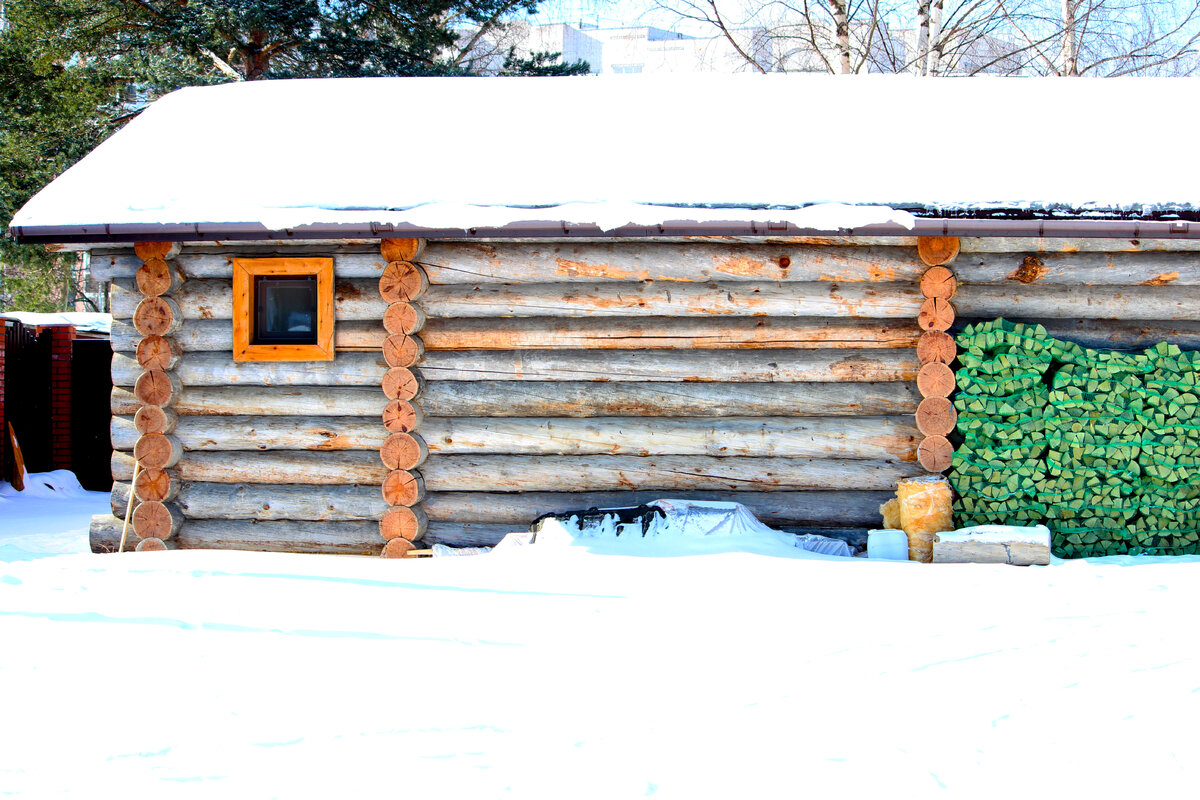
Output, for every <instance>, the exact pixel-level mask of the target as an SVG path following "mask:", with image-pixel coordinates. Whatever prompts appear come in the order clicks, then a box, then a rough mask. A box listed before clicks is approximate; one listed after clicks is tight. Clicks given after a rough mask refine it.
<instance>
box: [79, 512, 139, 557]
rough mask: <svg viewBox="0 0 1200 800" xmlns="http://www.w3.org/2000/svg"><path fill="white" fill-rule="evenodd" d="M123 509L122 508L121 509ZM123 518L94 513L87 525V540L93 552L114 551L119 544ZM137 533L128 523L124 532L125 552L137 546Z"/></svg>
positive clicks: (129, 551) (123, 524)
mask: <svg viewBox="0 0 1200 800" xmlns="http://www.w3.org/2000/svg"><path fill="white" fill-rule="evenodd" d="M122 511H124V509H122ZM124 526H125V520H123V519H118V518H117V517H115V516H113V515H112V514H96V515H94V516H93V517H92V521H91V524H90V525H89V526H88V540H89V544H90V545H91V550H92V552H93V553H116V552H117V551H118V550H119V548H120V546H121V530H122V528H123V527H124ZM139 541H140V539H138V537H137V534H136V533H134V532H133V526H132V525H130V526H129V527H128V528H127V529H126V533H125V550H124V552H126V553H132V552H134V550H135V549H136V548H137V545H138V542H139Z"/></svg>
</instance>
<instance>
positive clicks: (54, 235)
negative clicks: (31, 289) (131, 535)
mask: <svg viewBox="0 0 1200 800" xmlns="http://www.w3.org/2000/svg"><path fill="white" fill-rule="evenodd" d="M9 230H10V232H11V233H12V235H13V236H15V237H16V239H17V241H18V242H21V243H25V244H75V243H83V242H87V243H97V244H99V243H104V242H139V241H177V242H194V241H213V240H229V241H232V240H237V239H257V240H263V239H280V240H304V239H343V238H344V239H382V238H390V237H399V236H405V237H414V238H424V239H523V238H575V237H578V238H584V237H586V238H614V239H616V238H645V237H658V236H749V237H753V236H964V237H965V236H972V237H976V236H978V237H989V236H1005V237H1029V238H1113V239H1200V222H1197V221H1191V220H1178V219H1176V220H1145V219H1112V218H1099V219H976V218H970V217H959V218H955V217H921V218H918V219H917V220H916V221H915V224H914V226H913V227H911V228H909V227H905V226H903V225H899V224H896V223H883V224H874V225H865V226H861V227H855V228H837V229H832V230H826V229H815V228H801V227H797V226H796V225H793V224H792V223H789V222H772V221H768V220H763V221H740V222H696V221H693V220H680V221H665V222H662V223H660V224H658V225H651V226H645V225H624V226H621V227H619V228H613V229H611V230H604V229H602V228H600V227H599V226H597V225H584V224H579V223H571V222H546V221H539V222H527V223H512V224H509V225H505V226H503V227H479V228H424V227H419V226H415V225H406V224H400V225H393V224H391V223H386V224H380V223H353V224H349V223H330V224H315V225H304V226H300V227H296V228H286V229H282V230H278V229H271V228H268V227H267V226H265V225H262V224H260V223H196V224H175V225H161V224H138V223H133V224H122V225H46V226H31V225H25V226H13V227H12V228H10V229H9Z"/></svg>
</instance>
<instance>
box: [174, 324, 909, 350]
mask: <svg viewBox="0 0 1200 800" xmlns="http://www.w3.org/2000/svg"><path fill="white" fill-rule="evenodd" d="M189 324H191V323H185V325H184V331H183V333H185V334H186V329H187V327H188V325H189ZM920 333H921V331H920V329H919V328H917V326H916V325H915V324H913V323H912V322H907V321H905V322H901V321H896V322H885V321H882V320H880V321H875V320H854V319H804V318H795V317H727V318H705V317H650V318H647V319H622V318H610V317H594V318H589V317H584V318H575V319H562V318H546V317H511V318H492V319H435V320H430V321H429V322H428V323H426V326H425V328H424V329H422V331H421V334H420V335H421V340H422V341H423V342H424V344H425V349H426V350H547V349H559V350H642V349H646V348H656V349H671V350H692V349H711V350H728V349H730V348H746V349H764V348H797V349H802V350H819V349H823V348H830V349H858V348H910V347H915V346H916V343H917V337H918V336H919V334H920ZM189 349H191V348H189Z"/></svg>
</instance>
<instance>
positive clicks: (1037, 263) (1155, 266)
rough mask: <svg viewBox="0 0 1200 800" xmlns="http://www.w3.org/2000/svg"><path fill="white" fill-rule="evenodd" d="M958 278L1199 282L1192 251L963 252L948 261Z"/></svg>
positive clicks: (1198, 258)
mask: <svg viewBox="0 0 1200 800" xmlns="http://www.w3.org/2000/svg"><path fill="white" fill-rule="evenodd" d="M954 274H955V275H956V276H957V277H958V279H959V281H961V282H963V283H972V284H974V283H1006V282H1012V283H1018V284H1047V285H1049V284H1055V285H1084V286H1136V285H1138V284H1145V285H1149V286H1155V285H1163V286H1165V285H1168V284H1170V285H1174V286H1197V285H1200V255H1198V254H1196V253H1187V252H1183V253H969V254H963V255H960V257H959V258H958V260H957V261H955V262H954Z"/></svg>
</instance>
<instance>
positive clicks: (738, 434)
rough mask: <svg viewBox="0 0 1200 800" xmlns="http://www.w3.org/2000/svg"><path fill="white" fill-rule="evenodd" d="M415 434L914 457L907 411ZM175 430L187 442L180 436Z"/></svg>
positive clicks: (568, 423) (489, 422) (633, 448)
mask: <svg viewBox="0 0 1200 800" xmlns="http://www.w3.org/2000/svg"><path fill="white" fill-rule="evenodd" d="M182 428H183V424H182V423H181V424H180V428H179V429H182ZM420 433H421V437H422V438H423V439H424V440H425V443H426V445H427V446H428V448H429V452H430V453H431V454H436V455H443V454H444V455H466V454H472V453H481V454H482V453H494V454H512V455H517V454H535V453H537V454H545V455H601V454H606V455H637V456H660V455H708V456H722V457H727V456H754V457H758V456H788V457H801V456H803V457H809V456H812V457H828V458H862V459H880V460H899V461H912V460H913V459H915V458H916V446H917V443H918V441H919V439H920V434H919V433H918V432H917V430H916V427H915V426H914V425H913V422H912V420H911V419H910V418H907V417H853V418H839V419H822V418H804V417H755V418H744V417H724V418H720V419H671V418H657V419H649V418H645V417H607V418H596V419H545V418H539V419H523V418H507V419H486V418H483V419H481V418H475V417H465V418H457V419H446V418H435V417H426V419H425V421H424V422H423V423H422V425H421V431H420ZM176 435H179V436H181V441H185V442H186V441H187V439H186V438H183V437H184V434H181V433H177V434H176Z"/></svg>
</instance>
